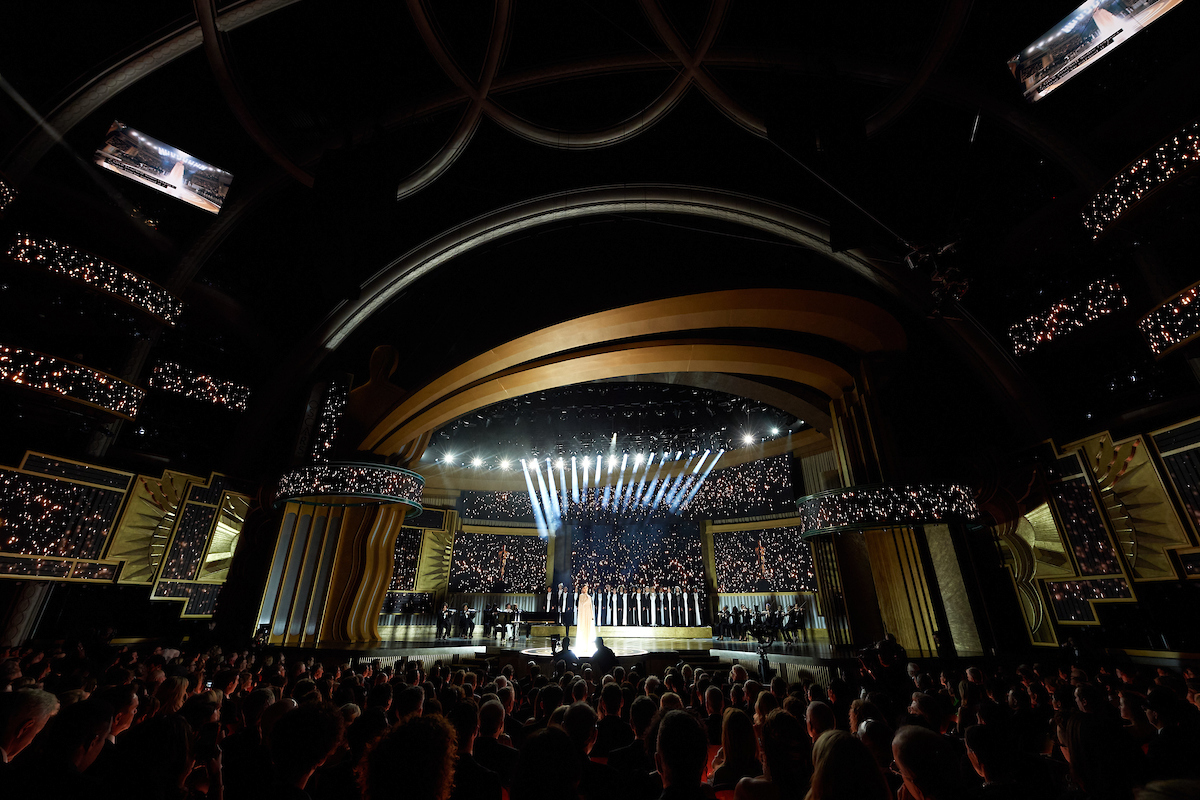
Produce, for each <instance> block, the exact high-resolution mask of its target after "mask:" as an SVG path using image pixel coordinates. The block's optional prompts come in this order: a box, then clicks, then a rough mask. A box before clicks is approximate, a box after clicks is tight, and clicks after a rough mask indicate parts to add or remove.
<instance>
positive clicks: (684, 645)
mask: <svg viewBox="0 0 1200 800" xmlns="http://www.w3.org/2000/svg"><path fill="white" fill-rule="evenodd" d="M601 630H602V631H603V630H604V629H601ZM616 630H620V631H622V632H628V631H637V632H639V633H642V632H644V631H652V632H653V633H654V635H653V636H625V635H619V636H618V635H605V634H604V633H601V634H600V635H601V636H602V637H603V638H604V643H605V645H607V646H608V647H611V648H612V649H613V651H614V652H615V653H616V655H617V660H618V662H619V663H620V664H621V665H622V666H624V667H625V668H626V669H630V668H634V667H636V668H638V669H639V671H641V672H642V673H643V674H655V675H662V674H663V671H664V670H665V669H666V668H667V667H669V666H676V665H679V664H681V663H685V664H691V665H692V666H693V668H704V669H709V670H721V669H729V668H730V667H732V666H733V665H734V664H740V665H742V666H743V667H745V668H746V669H747V671H748V672H750V673H751V675H754V676H757V675H758V674H759V669H760V666H761V658H762V656H765V658H766V660H767V662H768V665H769V669H770V670H771V671H772V674H782V675H783V676H784V677H785V678H786V679H787V680H788V681H798V680H803V679H805V678H811V679H813V680H816V681H818V682H820V683H828V681H829V680H831V679H832V678H833V677H837V676H838V675H839V674H841V673H843V672H844V671H845V670H848V669H852V668H853V667H854V665H855V664H856V659H855V653H854V651H853V649H852V648H845V647H831V646H830V645H829V644H828V643H827V642H824V641H822V642H810V643H808V644H788V643H785V642H774V643H772V644H770V645H764V646H762V648H761V649H762V654H761V656H760V653H759V649H760V646H759V644H758V643H757V642H752V641H747V642H742V641H729V640H714V639H712V638H711V637H708V638H694V637H683V636H680V635H679V634H678V633H677V634H676V635H675V636H671V635H670V634H671V632H673V631H674V632H683V631H687V632H690V631H691V630H692V629H687V628H646V629H640V628H618V629H616ZM389 633H390V634H392V635H391V636H390V638H388V639H386V640H384V641H380V642H376V643H363V644H360V645H328V646H323V647H318V648H311V647H309V648H305V647H284V648H283V650H284V651H285V652H286V653H287V654H288V657H289V659H290V658H297V657H299V658H307V657H309V656H314V657H316V658H317V660H319V661H321V662H322V663H324V664H325V665H326V666H327V667H332V666H335V665H341V664H353V665H358V664H366V663H370V662H373V661H378V662H379V665H380V666H393V667H395V666H397V665H398V664H403V663H405V662H409V661H418V662H421V664H422V666H423V667H424V668H425V669H426V670H428V669H429V667H430V666H432V665H433V664H434V663H435V662H437V661H440V662H442V664H444V665H448V666H451V667H452V668H453V667H463V668H471V667H482V666H484V665H489V664H490V665H492V666H494V667H502V666H504V665H505V664H511V665H513V668H514V669H515V670H516V672H517V674H518V675H522V674H524V671H525V668H526V665H527V664H528V662H530V661H533V662H534V663H536V664H538V665H539V666H540V667H541V668H542V669H543V670H545V669H549V668H551V663H552V659H551V656H550V647H551V640H550V638H549V637H548V636H523V637H518V638H517V639H515V640H513V639H503V640H502V639H500V638H499V637H494V638H484V637H483V636H479V635H477V636H475V637H473V638H470V639H467V638H453V637H452V638H449V639H436V638H435V637H434V633H435V632H434V630H433V627H432V626H411V627H397V628H394V629H390V630H389ZM583 661H585V662H586V661H587V658H586V657H585V658H583Z"/></svg>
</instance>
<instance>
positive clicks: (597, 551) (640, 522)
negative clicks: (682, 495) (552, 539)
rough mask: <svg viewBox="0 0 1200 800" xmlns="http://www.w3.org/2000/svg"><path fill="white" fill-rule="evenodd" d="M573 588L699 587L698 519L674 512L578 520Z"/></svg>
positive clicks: (573, 546)
mask: <svg viewBox="0 0 1200 800" xmlns="http://www.w3.org/2000/svg"><path fill="white" fill-rule="evenodd" d="M572 528H573V530H572V535H571V571H572V574H573V577H574V580H575V585H576V586H581V585H583V583H584V582H585V581H586V582H587V583H590V584H591V585H592V586H597V585H599V586H601V587H603V586H604V585H605V584H612V585H613V586H621V585H624V586H626V587H633V586H643V585H646V586H651V585H654V584H655V583H658V584H660V585H662V586H685V587H691V588H701V589H702V588H703V587H704V563H703V560H702V559H701V556H700V522H699V521H698V520H691V519H685V518H683V517H678V516H673V515H672V516H666V517H665V518H642V519H629V520H610V521H605V522H590V521H579V522H576V523H574V525H573V526H572Z"/></svg>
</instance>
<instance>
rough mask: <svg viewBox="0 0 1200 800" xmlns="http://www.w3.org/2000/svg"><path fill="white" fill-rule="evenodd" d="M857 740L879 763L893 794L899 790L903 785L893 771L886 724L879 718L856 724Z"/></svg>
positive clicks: (890, 730) (890, 732)
mask: <svg viewBox="0 0 1200 800" xmlns="http://www.w3.org/2000/svg"><path fill="white" fill-rule="evenodd" d="M857 735H858V740H859V741H860V742H862V743H863V744H864V745H865V746H866V748H867V750H869V751H871V755H872V756H874V758H875V763H876V764H878V765H879V769H880V770H881V771H882V772H883V777H884V778H885V779H886V780H887V783H888V787H889V788H890V789H891V790H892V795H893V796H894V795H895V794H896V793H897V792H899V791H900V787H901V786H903V785H904V781H903V779H901V777H900V774H899V773H898V772H895V771H894V770H893V769H892V768H891V766H892V736H893V734H892V729H891V728H889V727H888V724H887V723H886V722H884V721H883V720H879V719H868V720H863V722H862V723H861V724H860V725H859V726H858V734H857Z"/></svg>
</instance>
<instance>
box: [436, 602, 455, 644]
mask: <svg viewBox="0 0 1200 800" xmlns="http://www.w3.org/2000/svg"><path fill="white" fill-rule="evenodd" d="M453 617H454V612H453V611H451V610H450V604H449V603H442V610H441V611H439V612H438V615H437V637H436V638H438V639H445V638H446V637H447V636H449V635H450V620H451V619H453Z"/></svg>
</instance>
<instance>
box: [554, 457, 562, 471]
mask: <svg viewBox="0 0 1200 800" xmlns="http://www.w3.org/2000/svg"><path fill="white" fill-rule="evenodd" d="M554 466H556V467H558V468H559V469H562V468H563V460H562V459H561V458H560V459H559V460H558V461H555V462H554Z"/></svg>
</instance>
